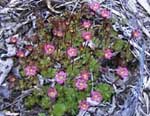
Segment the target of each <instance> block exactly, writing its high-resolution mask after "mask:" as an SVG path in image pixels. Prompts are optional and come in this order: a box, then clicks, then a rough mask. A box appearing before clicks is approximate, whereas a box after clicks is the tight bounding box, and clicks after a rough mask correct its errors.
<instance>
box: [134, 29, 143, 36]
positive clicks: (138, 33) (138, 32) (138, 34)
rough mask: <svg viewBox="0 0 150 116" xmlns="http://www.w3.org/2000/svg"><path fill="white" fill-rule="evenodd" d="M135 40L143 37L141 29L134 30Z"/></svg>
mask: <svg viewBox="0 0 150 116" xmlns="http://www.w3.org/2000/svg"><path fill="white" fill-rule="evenodd" d="M132 36H133V38H140V37H141V31H140V30H139V29H134V30H133V31H132Z"/></svg>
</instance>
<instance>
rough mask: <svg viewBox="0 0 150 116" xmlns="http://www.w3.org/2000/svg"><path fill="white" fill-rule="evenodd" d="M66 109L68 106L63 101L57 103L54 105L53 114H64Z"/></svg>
mask: <svg viewBox="0 0 150 116" xmlns="http://www.w3.org/2000/svg"><path fill="white" fill-rule="evenodd" d="M65 111H66V106H65V104H63V103H56V104H55V105H54V107H53V111H52V114H53V115H54V116H63V114H64V113H65Z"/></svg>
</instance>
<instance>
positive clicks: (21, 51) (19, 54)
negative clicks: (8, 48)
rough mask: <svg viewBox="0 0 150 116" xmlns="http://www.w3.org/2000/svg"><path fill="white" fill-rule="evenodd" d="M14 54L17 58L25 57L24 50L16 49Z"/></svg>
mask: <svg viewBox="0 0 150 116" xmlns="http://www.w3.org/2000/svg"><path fill="white" fill-rule="evenodd" d="M16 56H18V57H19V58H23V57H25V52H24V51H23V50H18V51H17V53H16Z"/></svg>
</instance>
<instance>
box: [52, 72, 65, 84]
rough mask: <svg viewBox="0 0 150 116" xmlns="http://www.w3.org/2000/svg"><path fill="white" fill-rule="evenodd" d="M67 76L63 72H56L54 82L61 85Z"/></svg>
mask: <svg viewBox="0 0 150 116" xmlns="http://www.w3.org/2000/svg"><path fill="white" fill-rule="evenodd" d="M66 77H67V74H66V72H64V71H60V72H57V73H56V75H55V79H56V82H57V83H59V84H63V83H64V82H65V81H66Z"/></svg>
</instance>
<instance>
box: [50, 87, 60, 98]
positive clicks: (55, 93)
mask: <svg viewBox="0 0 150 116" xmlns="http://www.w3.org/2000/svg"><path fill="white" fill-rule="evenodd" d="M47 94H48V96H49V97H50V98H52V99H54V98H56V97H57V95H58V92H57V90H56V88H54V87H50V88H49V89H48V92H47Z"/></svg>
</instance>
